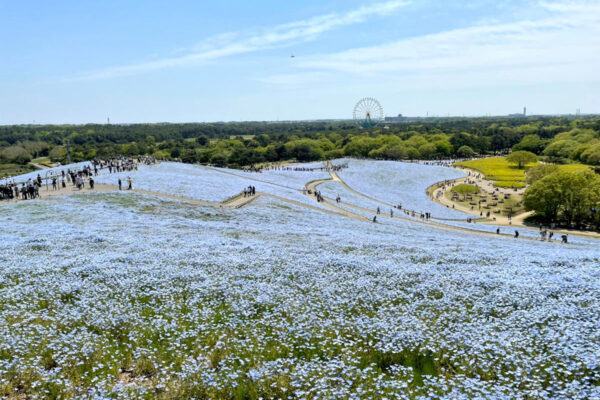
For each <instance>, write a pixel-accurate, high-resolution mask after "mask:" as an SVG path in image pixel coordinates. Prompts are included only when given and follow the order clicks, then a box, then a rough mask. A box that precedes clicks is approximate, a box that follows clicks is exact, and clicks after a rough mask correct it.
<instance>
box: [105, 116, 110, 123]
mask: <svg viewBox="0 0 600 400" xmlns="http://www.w3.org/2000/svg"><path fill="white" fill-rule="evenodd" d="M106 124H107V125H110V117H106Z"/></svg>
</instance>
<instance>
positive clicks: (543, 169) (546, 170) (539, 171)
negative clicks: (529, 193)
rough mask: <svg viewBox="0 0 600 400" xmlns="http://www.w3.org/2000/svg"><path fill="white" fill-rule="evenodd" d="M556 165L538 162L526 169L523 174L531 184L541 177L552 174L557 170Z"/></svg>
mask: <svg viewBox="0 0 600 400" xmlns="http://www.w3.org/2000/svg"><path fill="white" fill-rule="evenodd" d="M558 169H559V168H558V165H554V164H539V165H536V166H533V167H531V168H529V169H528V170H527V173H526V175H525V177H526V179H527V183H528V184H529V185H533V184H534V183H536V182H537V181H539V180H540V179H542V178H543V177H545V176H547V175H550V174H553V173H555V172H557V171H558Z"/></svg>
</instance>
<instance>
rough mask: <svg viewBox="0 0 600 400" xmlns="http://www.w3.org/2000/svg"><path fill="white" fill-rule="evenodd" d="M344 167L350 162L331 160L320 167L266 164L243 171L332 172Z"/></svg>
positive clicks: (243, 169)
mask: <svg viewBox="0 0 600 400" xmlns="http://www.w3.org/2000/svg"><path fill="white" fill-rule="evenodd" d="M344 168H348V163H344V164H337V165H336V164H333V163H332V162H331V161H325V162H324V163H323V165H322V166H320V167H303V166H294V165H282V164H265V165H263V166H260V167H256V166H251V167H246V168H242V171H245V172H257V173H261V172H263V171H296V172H315V171H321V172H330V171H333V172H335V171H341V170H343V169H344Z"/></svg>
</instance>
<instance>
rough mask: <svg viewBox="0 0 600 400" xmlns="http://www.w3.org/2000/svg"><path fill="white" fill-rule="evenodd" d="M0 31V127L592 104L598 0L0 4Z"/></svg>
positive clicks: (588, 109)
mask: <svg viewBox="0 0 600 400" xmlns="http://www.w3.org/2000/svg"><path fill="white" fill-rule="evenodd" d="M0 38H1V39H0V54H1V55H2V57H1V58H0V124H12V123H32V122H34V121H35V122H36V123H87V122H100V123H102V122H105V121H106V118H107V117H110V119H111V122H114V123H129V122H205V121H241V120H290V119H293V120H297V119H322V118H351V115H352V108H353V106H354V104H355V103H356V102H357V101H358V100H359V99H360V98H362V97H375V98H377V99H379V101H380V102H381V103H382V105H383V107H384V110H385V113H386V114H387V115H396V114H398V113H402V114H404V115H410V116H419V115H420V116H424V115H426V114H429V115H440V116H445V115H448V114H449V115H488V114H491V115H501V114H508V113H512V112H519V111H520V110H521V109H522V107H523V106H527V107H528V110H529V111H530V112H531V113H539V114H542V113H544V114H557V113H561V114H562V113H574V112H575V110H576V109H577V108H580V109H581V110H582V112H584V113H598V112H600V94H599V93H600V73H599V71H600V0H597V1H559V0H556V1H553V0H546V1H529V0H524V1H510V0H495V1H491V0H474V1H469V2H465V1H457V0H448V1H434V0H374V1H355V0H345V1H328V0H320V1H315V0H303V1H285V2H282V1H266V0H255V1H252V2H249V1H234V0H223V1H220V2H208V1H204V0H199V1H168V2H167V1H151V0H148V1H110V0H105V1H60V0H57V1H52V2H48V1H27V0H23V1H11V0H0ZM291 54H294V55H295V57H294V58H292V57H290V55H291Z"/></svg>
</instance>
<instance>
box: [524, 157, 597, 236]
mask: <svg viewBox="0 0 600 400" xmlns="http://www.w3.org/2000/svg"><path fill="white" fill-rule="evenodd" d="M527 183H529V184H530V185H531V186H529V187H528V188H527V190H526V191H525V195H524V197H523V203H524V205H525V208H526V209H527V210H533V211H535V212H536V214H535V218H536V219H537V220H540V221H543V222H546V223H555V224H556V225H558V226H566V227H569V228H578V229H590V230H591V229H596V230H600V175H598V174H595V173H594V172H592V171H590V170H579V171H568V170H561V169H559V167H558V166H556V165H553V164H540V165H538V166H535V167H533V168H531V169H530V170H529V171H528V172H527Z"/></svg>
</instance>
